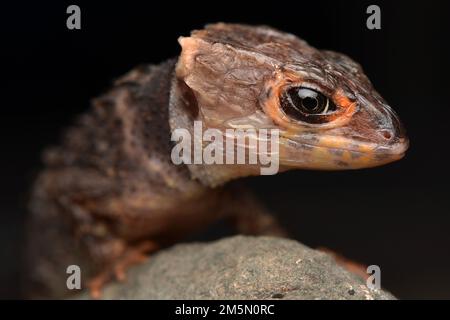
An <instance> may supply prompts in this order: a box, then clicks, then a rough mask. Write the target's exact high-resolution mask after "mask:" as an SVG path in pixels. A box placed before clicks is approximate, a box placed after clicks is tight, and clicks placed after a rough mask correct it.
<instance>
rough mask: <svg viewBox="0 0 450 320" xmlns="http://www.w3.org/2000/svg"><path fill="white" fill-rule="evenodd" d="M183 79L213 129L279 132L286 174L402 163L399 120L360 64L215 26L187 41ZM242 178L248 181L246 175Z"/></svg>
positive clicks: (260, 30)
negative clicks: (264, 129)
mask: <svg viewBox="0 0 450 320" xmlns="http://www.w3.org/2000/svg"><path fill="white" fill-rule="evenodd" d="M179 41H180V44H181V46H182V48H183V50H182V54H181V56H180V59H179V61H178V65H177V70H176V73H177V78H178V79H179V80H180V82H182V83H183V86H184V87H185V88H186V90H188V91H189V97H190V99H191V100H192V99H194V100H195V103H194V104H192V105H195V106H196V108H197V110H196V112H195V117H196V119H199V120H202V121H203V124H204V127H206V128H219V129H226V128H244V129H245V128H255V129H260V128H268V129H270V128H277V129H279V132H280V142H279V156H280V165H281V166H282V167H283V168H284V169H291V168H308V169H324V170H338V169H355V168H364V167H372V166H378V165H382V164H385V163H388V162H392V161H395V160H398V159H400V158H402V157H403V155H404V153H405V151H406V150H407V148H408V139H407V137H406V135H405V130H404V129H403V127H402V125H401V123H400V121H399V119H398V117H397V115H396V114H395V112H394V111H393V110H392V109H391V108H390V107H389V106H388V105H387V104H386V102H385V101H384V100H383V98H382V97H381V96H380V95H379V94H378V93H377V92H376V91H375V90H374V88H373V87H372V84H371V83H370V81H369V80H368V78H367V77H366V76H365V75H364V73H363V70H362V68H361V67H360V65H359V64H357V63H355V62H354V61H353V60H351V59H350V58H348V57H347V56H345V55H343V54H339V53H335V52H331V51H322V50H317V49H315V48H313V47H311V46H309V45H308V44H307V43H306V42H304V41H303V40H301V39H299V38H297V37H295V36H293V35H291V34H287V33H283V32H280V31H277V30H274V29H271V28H268V27H251V26H243V25H233V24H214V25H209V26H207V27H206V28H205V29H203V30H200V31H194V32H193V33H192V35H191V37H188V38H180V40H179ZM242 175H243V174H242Z"/></svg>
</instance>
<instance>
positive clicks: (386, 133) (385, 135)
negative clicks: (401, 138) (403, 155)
mask: <svg viewBox="0 0 450 320" xmlns="http://www.w3.org/2000/svg"><path fill="white" fill-rule="evenodd" d="M381 135H382V136H383V138H385V139H386V140H391V139H392V131H390V130H382V131H381Z"/></svg>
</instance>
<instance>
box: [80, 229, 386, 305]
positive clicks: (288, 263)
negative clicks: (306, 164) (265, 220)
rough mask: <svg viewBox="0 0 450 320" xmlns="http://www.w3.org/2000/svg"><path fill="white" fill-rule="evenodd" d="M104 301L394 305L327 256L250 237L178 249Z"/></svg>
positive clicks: (136, 271)
mask: <svg viewBox="0 0 450 320" xmlns="http://www.w3.org/2000/svg"><path fill="white" fill-rule="evenodd" d="M86 297H87V295H85V296H84V298H86ZM103 298H104V299H364V300H368V299H370V300H371V299H395V298H394V297H393V296H392V295H391V294H390V293H388V292H386V291H383V290H375V291H373V290H369V289H368V288H367V287H366V286H365V283H364V282H363V281H362V280H361V279H360V278H358V277H357V276H355V275H353V274H351V273H349V272H347V271H346V270H344V269H343V268H341V267H340V266H338V265H337V264H336V262H335V261H334V259H333V258H332V257H331V256H329V255H328V254H325V253H323V252H320V251H317V250H313V249H310V248H308V247H306V246H304V245H302V244H301V243H299V242H297V241H293V240H288V239H281V238H272V237H248V236H235V237H230V238H225V239H222V240H218V241H215V242H211V243H191V244H179V245H175V246H174V247H172V248H169V249H167V250H164V251H161V252H159V253H157V254H155V255H152V256H151V257H150V259H149V260H148V262H146V263H144V264H141V265H138V266H136V267H133V268H131V269H130V270H129V272H128V278H127V280H126V281H125V282H124V283H112V284H111V285H109V286H108V287H107V288H105V290H104V291H103Z"/></svg>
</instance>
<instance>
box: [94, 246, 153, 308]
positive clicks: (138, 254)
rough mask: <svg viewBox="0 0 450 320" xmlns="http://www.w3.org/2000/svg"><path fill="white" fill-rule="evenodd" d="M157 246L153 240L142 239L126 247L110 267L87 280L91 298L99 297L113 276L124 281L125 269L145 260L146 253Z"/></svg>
mask: <svg viewBox="0 0 450 320" xmlns="http://www.w3.org/2000/svg"><path fill="white" fill-rule="evenodd" d="M158 248H159V247H158V245H157V244H156V243H155V242H152V241H144V242H142V243H140V244H138V245H137V246H135V247H131V248H129V249H127V251H126V252H125V253H124V254H123V255H122V256H121V257H120V258H119V259H118V260H117V261H116V262H114V264H113V265H112V266H111V267H109V268H107V269H106V270H104V271H103V272H101V273H100V274H99V275H97V276H95V277H94V278H93V279H91V280H90V281H89V282H88V284H87V287H88V288H89V291H90V294H91V297H92V298H93V299H99V298H101V295H102V289H103V287H104V286H105V285H106V284H108V282H109V281H110V280H111V279H113V278H115V279H116V280H117V281H120V282H123V281H125V280H126V271H127V269H128V268H129V267H131V266H133V265H136V264H140V263H143V262H144V261H145V260H147V258H148V254H149V253H150V252H154V251H156V250H157V249H158Z"/></svg>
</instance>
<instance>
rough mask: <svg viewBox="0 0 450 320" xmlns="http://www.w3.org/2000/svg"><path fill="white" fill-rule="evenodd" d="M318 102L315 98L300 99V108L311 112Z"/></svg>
mask: <svg viewBox="0 0 450 320" xmlns="http://www.w3.org/2000/svg"><path fill="white" fill-rule="evenodd" d="M318 104H319V102H318V101H317V99H316V98H310V97H306V98H303V99H302V106H303V107H304V108H305V109H308V110H310V111H313V110H314V109H316V108H317V106H318Z"/></svg>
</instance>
